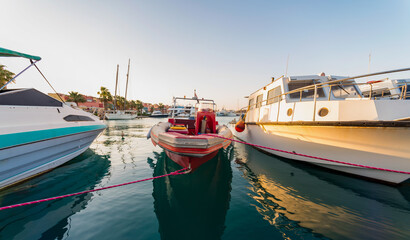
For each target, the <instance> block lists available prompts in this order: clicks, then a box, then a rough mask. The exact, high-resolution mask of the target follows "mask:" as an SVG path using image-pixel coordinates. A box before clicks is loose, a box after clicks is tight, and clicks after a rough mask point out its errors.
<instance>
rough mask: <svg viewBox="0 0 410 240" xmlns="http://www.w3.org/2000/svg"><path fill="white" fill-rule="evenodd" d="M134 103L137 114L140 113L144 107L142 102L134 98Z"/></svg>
mask: <svg viewBox="0 0 410 240" xmlns="http://www.w3.org/2000/svg"><path fill="white" fill-rule="evenodd" d="M135 103H136V104H137V111H138V113H139V114H142V109H143V108H144V104H142V102H141V101H140V100H136V101H135Z"/></svg>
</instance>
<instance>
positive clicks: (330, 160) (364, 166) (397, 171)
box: [203, 134, 410, 174]
mask: <svg viewBox="0 0 410 240" xmlns="http://www.w3.org/2000/svg"><path fill="white" fill-rule="evenodd" d="M203 135H208V136H214V137H218V138H222V139H226V140H231V141H233V142H237V143H242V144H246V145H250V146H254V147H258V148H265V149H269V150H273V151H277V152H283V153H288V154H293V155H298V156H302V157H307V158H313V159H318V160H323V161H328V162H334V163H340V164H345V165H350V166H355V167H362V168H369V169H375V170H381V171H387V172H395V173H404V174H410V172H405V171H399V170H392V169H387V168H378V167H372V166H366V165H361V164H356V163H349V162H342V161H337V160H332V159H328V158H322V157H315V156H310V155H306V154H302V153H295V152H290V151H285V150H280V149H276V148H271V147H265V146H261V145H257V144H252V143H247V142H243V141H239V140H235V139H232V138H226V137H222V136H219V135H215V134H203Z"/></svg>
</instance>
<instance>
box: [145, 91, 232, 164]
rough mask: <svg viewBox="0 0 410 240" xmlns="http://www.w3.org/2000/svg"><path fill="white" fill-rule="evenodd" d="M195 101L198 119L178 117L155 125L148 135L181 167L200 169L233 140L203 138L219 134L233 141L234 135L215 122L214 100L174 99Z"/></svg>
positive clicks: (196, 117)
mask: <svg viewBox="0 0 410 240" xmlns="http://www.w3.org/2000/svg"><path fill="white" fill-rule="evenodd" d="M181 99H182V100H188V101H189V100H191V101H196V102H197V104H196V106H195V108H196V109H198V111H197V112H196V114H195V116H189V117H188V118H176V117H175V116H172V117H171V118H169V119H168V122H160V123H158V124H156V125H154V126H153V127H152V128H151V130H150V132H149V133H148V138H150V137H151V140H152V143H153V144H154V145H155V146H156V145H159V146H160V147H162V148H163V149H165V152H166V154H167V155H168V157H169V158H171V159H172V160H173V161H174V162H176V163H178V164H179V165H181V166H182V167H188V168H191V169H196V168H198V167H199V166H200V165H201V164H203V163H205V162H206V161H208V160H210V159H212V158H213V157H214V156H215V155H216V154H217V153H218V151H219V149H221V148H226V147H228V146H229V144H231V141H229V140H224V139H221V138H217V137H212V136H207V135H201V134H205V133H213V134H218V135H220V136H222V137H225V138H231V137H232V132H231V131H230V130H229V128H228V127H227V126H225V125H222V126H219V125H218V122H217V121H216V120H215V113H214V106H215V104H214V101H213V100H208V99H198V98H197V97H194V98H174V105H176V101H177V100H181Z"/></svg>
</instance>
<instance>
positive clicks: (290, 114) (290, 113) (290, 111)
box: [287, 108, 293, 116]
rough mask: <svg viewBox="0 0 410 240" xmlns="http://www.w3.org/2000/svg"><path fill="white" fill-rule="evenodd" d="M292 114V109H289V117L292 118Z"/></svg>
mask: <svg viewBox="0 0 410 240" xmlns="http://www.w3.org/2000/svg"><path fill="white" fill-rule="evenodd" d="M292 113H293V110H292V108H289V109H288V111H287V114H288V116H292Z"/></svg>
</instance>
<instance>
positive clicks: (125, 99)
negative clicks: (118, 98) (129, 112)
mask: <svg viewBox="0 0 410 240" xmlns="http://www.w3.org/2000/svg"><path fill="white" fill-rule="evenodd" d="M130 61H131V59H128V71H127V83H126V85H125V98H124V111H125V104H126V103H127V90H128V76H129V74H130Z"/></svg>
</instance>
